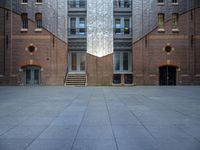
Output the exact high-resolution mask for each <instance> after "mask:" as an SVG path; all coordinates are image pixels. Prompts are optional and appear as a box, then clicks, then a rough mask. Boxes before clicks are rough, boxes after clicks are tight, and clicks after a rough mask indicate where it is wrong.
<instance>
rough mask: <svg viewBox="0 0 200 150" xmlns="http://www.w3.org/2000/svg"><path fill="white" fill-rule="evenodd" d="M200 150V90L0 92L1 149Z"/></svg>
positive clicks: (11, 89) (3, 89) (1, 89)
mask: <svg viewBox="0 0 200 150" xmlns="http://www.w3.org/2000/svg"><path fill="white" fill-rule="evenodd" d="M24 149H26V150H200V87H129V88H128V87H127V88H125V87H86V88H69V87H0V150H24Z"/></svg>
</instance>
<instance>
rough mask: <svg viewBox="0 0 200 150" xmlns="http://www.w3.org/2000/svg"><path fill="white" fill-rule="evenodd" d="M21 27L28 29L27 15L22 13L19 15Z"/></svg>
mask: <svg viewBox="0 0 200 150" xmlns="http://www.w3.org/2000/svg"><path fill="white" fill-rule="evenodd" d="M21 20H22V21H21V25H22V26H21V27H22V29H28V14H27V13H23V14H21Z"/></svg>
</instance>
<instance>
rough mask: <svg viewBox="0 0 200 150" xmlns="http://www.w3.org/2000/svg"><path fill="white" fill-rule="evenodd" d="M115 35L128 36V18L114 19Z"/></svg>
mask: <svg viewBox="0 0 200 150" xmlns="http://www.w3.org/2000/svg"><path fill="white" fill-rule="evenodd" d="M114 27H115V34H130V33H131V31H130V29H131V21H130V18H126V17H120V18H115V25H114Z"/></svg>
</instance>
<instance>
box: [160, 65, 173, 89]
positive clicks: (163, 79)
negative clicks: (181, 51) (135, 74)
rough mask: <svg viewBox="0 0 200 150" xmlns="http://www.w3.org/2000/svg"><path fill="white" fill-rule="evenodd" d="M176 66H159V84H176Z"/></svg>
mask: <svg viewBox="0 0 200 150" xmlns="http://www.w3.org/2000/svg"><path fill="white" fill-rule="evenodd" d="M176 69H177V68H176V67H174V66H162V67H160V68H159V84H160V85H176Z"/></svg>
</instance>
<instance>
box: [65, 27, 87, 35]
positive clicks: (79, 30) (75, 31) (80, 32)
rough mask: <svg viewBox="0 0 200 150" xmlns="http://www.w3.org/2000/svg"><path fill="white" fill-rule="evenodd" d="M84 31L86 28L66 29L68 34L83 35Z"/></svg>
mask: <svg viewBox="0 0 200 150" xmlns="http://www.w3.org/2000/svg"><path fill="white" fill-rule="evenodd" d="M86 32H87V29H86V28H69V29H68V34H69V35H78V36H85V35H86Z"/></svg>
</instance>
